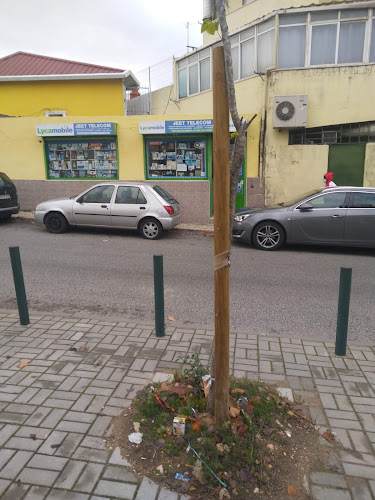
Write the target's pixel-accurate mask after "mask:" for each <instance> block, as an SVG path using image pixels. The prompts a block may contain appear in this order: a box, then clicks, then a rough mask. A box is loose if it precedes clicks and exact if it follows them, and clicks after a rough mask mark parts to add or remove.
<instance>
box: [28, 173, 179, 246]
mask: <svg viewBox="0 0 375 500" xmlns="http://www.w3.org/2000/svg"><path fill="white" fill-rule="evenodd" d="M35 220H36V222H40V223H43V224H45V226H46V228H47V230H48V231H49V232H51V233H63V232H64V231H66V230H67V229H68V228H69V226H98V227H112V228H124V229H136V230H138V231H139V232H140V234H141V235H142V236H143V237H144V238H147V239H149V240H154V239H156V238H159V237H160V236H161V234H162V231H163V229H172V228H173V227H175V226H177V224H178V223H179V222H180V207H179V204H178V202H177V201H176V200H175V199H174V198H173V196H171V195H170V194H169V193H168V192H167V191H166V190H165V189H163V188H162V187H160V186H157V185H155V184H149V183H137V182H113V183H112V182H110V183H108V182H107V183H102V184H97V185H95V186H93V187H90V188H89V189H87V190H86V191H84V192H83V193H81V194H79V195H78V196H72V197H70V198H59V199H56V200H50V201H45V202H43V203H40V204H39V205H38V206H37V207H36V211H35Z"/></svg>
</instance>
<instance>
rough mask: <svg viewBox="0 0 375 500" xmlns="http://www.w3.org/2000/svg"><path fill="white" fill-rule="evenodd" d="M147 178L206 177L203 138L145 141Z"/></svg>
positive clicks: (204, 143)
mask: <svg viewBox="0 0 375 500" xmlns="http://www.w3.org/2000/svg"><path fill="white" fill-rule="evenodd" d="M146 157H147V178H149V179H152V178H159V179H160V178H163V179H164V178H169V179H173V178H181V177H182V178H189V179H191V178H206V177H207V173H206V141H205V140H204V139H190V138H189V139H186V138H181V139H178V140H173V139H166V140H160V141H156V140H150V141H147V142H146Z"/></svg>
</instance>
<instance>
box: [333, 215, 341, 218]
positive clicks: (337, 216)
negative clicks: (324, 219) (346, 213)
mask: <svg viewBox="0 0 375 500" xmlns="http://www.w3.org/2000/svg"><path fill="white" fill-rule="evenodd" d="M341 217H343V215H332V218H333V219H340V218H341Z"/></svg>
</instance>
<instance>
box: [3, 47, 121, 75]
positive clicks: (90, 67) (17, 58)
mask: <svg viewBox="0 0 375 500" xmlns="http://www.w3.org/2000/svg"><path fill="white" fill-rule="evenodd" d="M123 72H124V70H123V69H117V68H109V67H107V66H98V65H97V64H87V63H82V62H76V61H69V60H67V59H58V58H56V57H48V56H39V55H37V54H29V53H27V52H15V53H14V54H10V55H9V56H5V57H2V58H0V76H18V75H71V74H94V73H123Z"/></svg>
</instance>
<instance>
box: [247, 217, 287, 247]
mask: <svg viewBox="0 0 375 500" xmlns="http://www.w3.org/2000/svg"><path fill="white" fill-rule="evenodd" d="M251 240H252V242H253V245H254V246H255V248H257V249H258V250H268V251H270V250H278V249H279V248H280V247H281V246H282V245H283V244H284V242H285V233H284V228H283V227H282V226H281V225H280V224H278V223H277V222H274V221H271V220H266V221H264V222H260V223H259V224H257V225H256V226H255V228H254V230H253V233H252V235H251Z"/></svg>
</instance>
